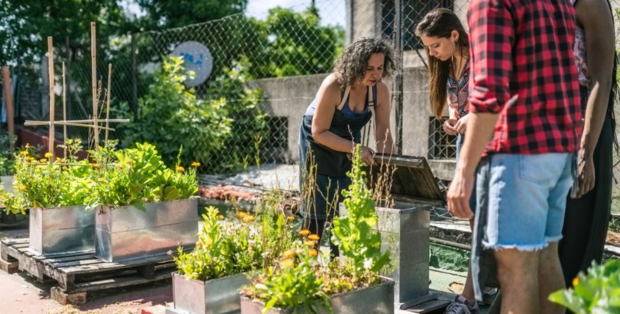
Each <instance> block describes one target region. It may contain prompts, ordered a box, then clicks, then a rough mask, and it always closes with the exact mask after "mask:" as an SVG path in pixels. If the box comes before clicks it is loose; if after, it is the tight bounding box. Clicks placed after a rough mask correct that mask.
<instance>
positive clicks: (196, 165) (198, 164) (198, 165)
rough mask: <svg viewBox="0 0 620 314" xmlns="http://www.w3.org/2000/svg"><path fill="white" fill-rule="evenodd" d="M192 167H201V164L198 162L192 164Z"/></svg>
mask: <svg viewBox="0 0 620 314" xmlns="http://www.w3.org/2000/svg"><path fill="white" fill-rule="evenodd" d="M192 167H200V163H199V162H197V161H194V162H192Z"/></svg>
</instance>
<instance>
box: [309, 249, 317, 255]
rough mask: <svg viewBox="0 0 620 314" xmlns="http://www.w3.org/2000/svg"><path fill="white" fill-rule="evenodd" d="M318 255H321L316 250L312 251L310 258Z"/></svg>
mask: <svg viewBox="0 0 620 314" xmlns="http://www.w3.org/2000/svg"><path fill="white" fill-rule="evenodd" d="M317 255H319V251H317V250H316V249H312V250H310V256H317Z"/></svg>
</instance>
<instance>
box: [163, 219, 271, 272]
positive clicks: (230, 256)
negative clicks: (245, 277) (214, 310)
mask: <svg viewBox="0 0 620 314" xmlns="http://www.w3.org/2000/svg"><path fill="white" fill-rule="evenodd" d="M221 218H223V217H221V215H220V214H219V213H218V210H217V209H216V208H214V207H210V208H208V209H207V213H206V214H205V215H203V219H204V221H203V229H202V231H201V232H200V233H199V234H198V238H199V239H198V242H197V243H196V247H195V248H194V250H193V251H191V252H189V253H186V252H184V251H183V248H181V247H179V249H178V255H177V256H175V257H174V260H175V263H176V265H177V269H178V271H179V274H181V275H185V276H186V277H187V278H188V279H195V280H200V281H205V280H210V279H216V278H221V277H225V276H230V275H236V274H240V273H244V272H247V271H250V270H252V269H256V268H258V267H260V265H261V263H262V250H261V247H260V245H257V244H256V237H257V233H256V231H255V229H254V228H253V227H252V222H251V221H250V222H243V221H242V222H240V223H237V224H233V223H230V224H225V223H223V221H220V219H221ZM248 220H249V219H248Z"/></svg>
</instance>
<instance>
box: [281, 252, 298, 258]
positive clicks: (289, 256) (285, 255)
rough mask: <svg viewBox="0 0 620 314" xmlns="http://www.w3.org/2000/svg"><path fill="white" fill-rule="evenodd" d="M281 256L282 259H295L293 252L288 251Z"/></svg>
mask: <svg viewBox="0 0 620 314" xmlns="http://www.w3.org/2000/svg"><path fill="white" fill-rule="evenodd" d="M282 256H284V258H293V257H295V250H288V251H286V252H284V253H282Z"/></svg>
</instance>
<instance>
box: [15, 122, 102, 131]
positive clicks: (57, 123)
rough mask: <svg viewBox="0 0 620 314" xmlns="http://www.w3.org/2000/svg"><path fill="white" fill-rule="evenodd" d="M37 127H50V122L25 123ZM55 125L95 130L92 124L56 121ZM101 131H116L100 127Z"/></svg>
mask: <svg viewBox="0 0 620 314" xmlns="http://www.w3.org/2000/svg"><path fill="white" fill-rule="evenodd" d="M37 125H50V122H49V121H26V122H24V126H37ZM54 125H68V126H81V127H85V128H91V129H92V128H94V127H95V126H93V125H92V124H83V123H74V122H64V121H56V122H54ZM99 129H102V130H105V129H107V130H109V131H114V129H113V128H106V127H104V126H100V127H99Z"/></svg>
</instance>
